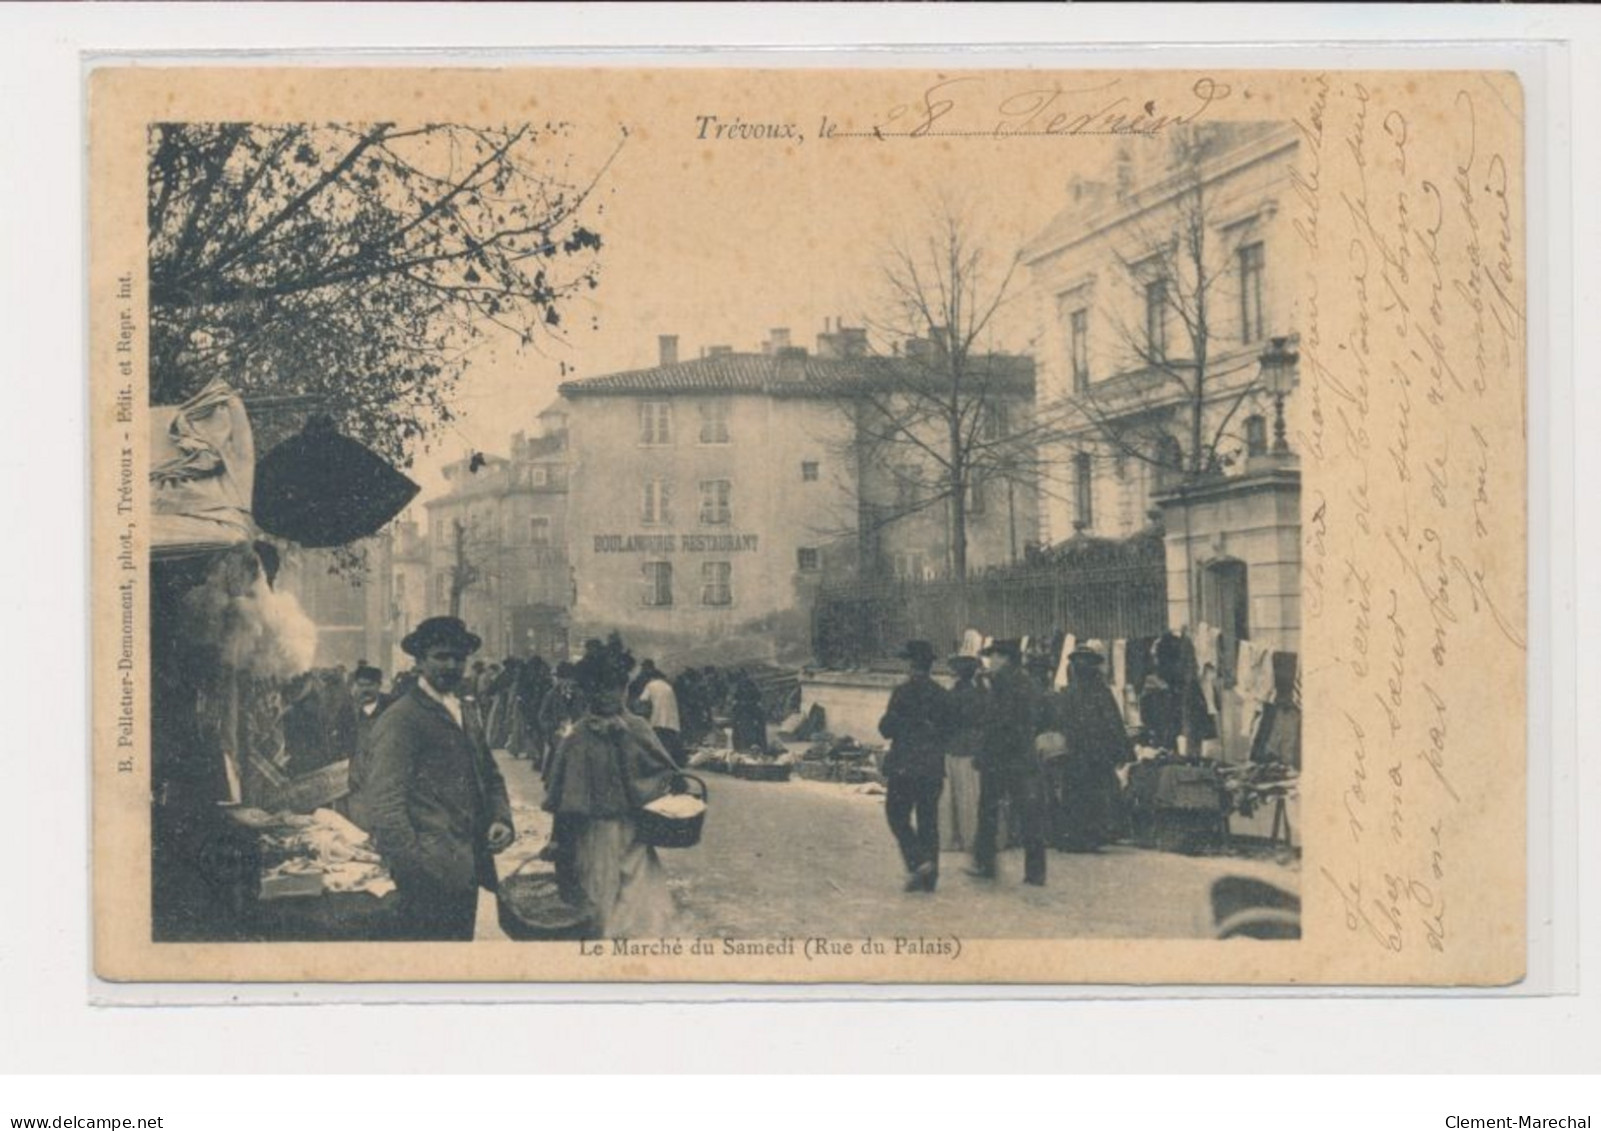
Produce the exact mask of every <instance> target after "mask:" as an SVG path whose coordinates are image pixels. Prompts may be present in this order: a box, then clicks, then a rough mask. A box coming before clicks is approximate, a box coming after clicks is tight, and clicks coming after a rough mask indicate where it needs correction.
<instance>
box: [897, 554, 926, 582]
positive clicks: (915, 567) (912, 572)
mask: <svg viewBox="0 0 1601 1131" xmlns="http://www.w3.org/2000/svg"><path fill="white" fill-rule="evenodd" d="M895 576H896V577H898V578H900V579H901V580H902V581H922V580H923V555H922V554H911V553H901V554H896V555H895Z"/></svg>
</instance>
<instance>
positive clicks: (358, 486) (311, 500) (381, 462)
mask: <svg viewBox="0 0 1601 1131" xmlns="http://www.w3.org/2000/svg"><path fill="white" fill-rule="evenodd" d="M419 490H420V488H419V487H418V486H417V484H415V483H413V482H412V481H411V480H410V479H408V478H407V477H406V476H404V475H402V474H401V473H400V472H399V471H397V470H396V469H395V468H394V466H393V465H391V464H390V463H389V461H388V460H385V459H384V458H383V457H382V456H380V455H378V454H377V453H375V452H373V451H372V450H371V449H370V448H367V447H366V446H365V445H363V444H360V443H358V442H356V441H355V440H352V439H350V437H348V436H341V435H340V434H339V433H338V432H336V431H335V430H334V426H333V421H332V420H330V419H329V418H328V417H326V416H314V417H312V418H311V419H310V420H308V421H307V422H306V426H305V428H304V429H303V430H302V431H301V432H300V434H299V435H297V436H292V437H290V438H289V439H287V440H285V441H284V442H283V443H281V444H279V445H278V446H277V447H275V448H273V449H272V451H270V452H268V453H267V454H266V456H265V457H263V458H262V460H261V462H260V463H258V464H257V465H256V489H255V500H254V504H253V506H252V510H253V511H254V514H255V519H256V525H257V526H259V527H261V529H262V530H265V531H266V532H267V533H268V534H271V535H273V536H275V537H278V538H286V539H288V540H289V541H291V542H297V543H299V544H300V545H302V546H312V547H317V546H343V545H345V544H346V543H348V542H354V541H356V540H357V539H360V538H366V537H368V536H370V535H372V534H376V533H377V532H378V531H379V530H380V529H381V528H382V527H383V526H384V525H385V524H386V523H387V522H389V520H390V519H392V518H394V517H395V516H396V515H397V514H399V513H400V511H401V509H402V508H404V507H405V505H406V504H407V503H409V502H411V500H412V499H413V498H414V497H415V496H416V494H417V492H418V491H419Z"/></svg>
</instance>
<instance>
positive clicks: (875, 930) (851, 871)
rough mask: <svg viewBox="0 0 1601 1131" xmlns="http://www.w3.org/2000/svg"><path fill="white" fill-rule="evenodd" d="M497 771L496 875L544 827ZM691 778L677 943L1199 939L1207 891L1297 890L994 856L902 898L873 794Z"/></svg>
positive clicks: (1134, 852)
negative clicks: (505, 810)
mask: <svg viewBox="0 0 1601 1131" xmlns="http://www.w3.org/2000/svg"><path fill="white" fill-rule="evenodd" d="M496 758H497V761H498V762H499V763H500V766H501V770H502V773H503V774H504V775H505V778H506V787H507V791H508V793H509V794H510V795H511V801H512V810H513V817H514V819H515V821H516V824H517V832H518V838H517V840H516V842H515V843H513V845H512V846H511V847H510V848H508V849H507V850H506V852H505V853H503V854H502V855H501V857H500V869H501V873H502V874H503V875H504V874H506V873H507V872H509V871H510V870H511V869H513V868H515V867H516V866H517V864H518V863H519V862H521V861H522V860H524V859H526V858H527V857H529V856H531V855H532V854H534V853H536V852H538V851H539V849H540V847H541V845H543V844H544V842H545V838H546V836H547V835H548V832H549V827H550V821H549V818H548V816H546V815H545V814H544V813H542V812H541V811H540V810H539V802H540V800H541V797H542V796H543V790H542V788H541V786H540V783H539V779H538V776H537V775H536V774H535V773H534V772H533V770H532V768H531V767H530V766H529V764H528V763H527V762H522V761H517V760H515V759H512V758H510V757H507V756H504V755H501V754H497V755H496ZM701 776H702V777H703V778H704V780H705V781H706V782H707V785H708V788H709V791H710V795H711V796H710V800H709V812H708V813H707V817H706V827H705V832H704V833H703V835H702V838H701V842H700V844H698V845H697V846H696V847H694V848H689V849H672V850H663V851H662V852H661V858H662V861H663V863H664V865H665V867H666V870H667V874H668V876H669V883H670V884H671V886H672V888H673V890H674V893H675V895H676V897H677V903H678V907H679V915H680V923H679V925H678V933H679V934H681V935H684V936H704V937H717V938H721V937H728V938H776V937H781V936H785V935H791V936H795V935H822V936H828V937H852V936H857V937H866V936H869V935H874V936H896V935H923V936H947V937H948V936H952V935H955V936H959V937H964V938H1012V939H1017V938H1205V937H1208V936H1210V935H1211V933H1212V925H1211V912H1210V906H1209V903H1208V892H1209V890H1210V887H1211V884H1212V882H1213V881H1214V880H1216V879H1218V878H1219V877H1222V876H1225V875H1245V876H1252V877H1256V878H1259V879H1264V880H1268V881H1269V882H1272V883H1276V884H1278V885H1279V886H1281V887H1285V888H1288V889H1290V890H1299V886H1300V876H1299V869H1298V866H1297V865H1296V864H1294V863H1287V864H1284V863H1276V862H1274V861H1272V860H1266V859H1242V858H1238V857H1226V856H1183V855H1178V854H1174V853H1165V852H1157V851H1154V850H1148V849H1142V848H1134V847H1130V846H1124V845H1115V846H1112V847H1109V848H1107V849H1105V850H1104V851H1103V852H1101V853H1098V854H1091V855H1084V854H1068V853H1061V852H1054V851H1053V852H1052V853H1051V854H1050V862H1049V875H1048V880H1047V884H1046V886H1045V887H1043V888H1036V887H1030V886H1025V885H1024V884H1023V883H1022V874H1023V862H1022V853H1021V851H1020V850H1016V849H1014V850H1012V851H1009V852H1004V853H1002V855H1001V860H1000V876H999V878H998V879H996V880H994V881H986V880H979V879H974V878H972V877H970V876H966V875H964V874H963V872H962V869H963V867H964V866H965V865H966V864H967V857H966V856H964V855H962V854H960V853H946V854H945V855H944V856H943V858H942V859H941V862H940V872H941V875H940V883H939V890H938V891H936V892H934V893H933V894H923V893H911V894H909V893H906V892H904V891H902V890H901V889H902V885H903V883H904V882H905V878H906V877H905V874H904V872H903V871H902V868H901V862H900V856H899V854H898V853H897V852H896V850H895V842H894V838H893V837H891V835H890V832H889V828H888V825H887V824H886V823H885V820H884V798H883V796H882V795H881V794H879V795H875V794H872V793H866V792H863V791H862V789H861V787H858V786H850V785H844V784H839V783H834V782H814V781H804V780H800V779H796V780H791V781H788V782H748V781H742V780H737V779H734V778H730V777H726V776H723V775H718V774H706V775H701ZM533 866H534V867H541V865H537V864H536V865H533ZM478 928H479V929H478V937H479V938H498V937H503V936H502V935H501V933H500V928H499V925H498V923H497V922H496V917H495V905H494V901H493V899H492V898H489V897H488V896H487V893H486V898H485V899H484V900H483V902H482V903H481V904H480V908H479V923H478Z"/></svg>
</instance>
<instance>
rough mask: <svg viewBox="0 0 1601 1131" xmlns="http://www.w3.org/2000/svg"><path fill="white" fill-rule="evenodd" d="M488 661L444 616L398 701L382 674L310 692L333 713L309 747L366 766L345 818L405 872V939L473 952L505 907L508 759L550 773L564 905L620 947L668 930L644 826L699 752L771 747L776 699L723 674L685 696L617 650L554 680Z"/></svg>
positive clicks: (535, 665)
mask: <svg viewBox="0 0 1601 1131" xmlns="http://www.w3.org/2000/svg"><path fill="white" fill-rule="evenodd" d="M481 646H482V641H481V640H480V638H479V637H478V636H477V635H476V634H474V633H472V632H470V631H469V630H468V629H467V627H466V625H465V624H464V623H463V622H462V621H461V620H460V619H458V618H455V617H448V616H446V617H432V618H429V619H428V620H425V621H423V622H422V623H421V624H419V625H418V626H417V628H416V629H415V630H414V631H413V632H411V633H410V634H409V635H408V636H407V637H406V638H405V640H404V641H402V643H401V647H402V650H403V651H405V652H406V653H407V655H409V656H411V657H412V659H413V661H414V665H413V667H412V668H411V669H409V670H407V671H404V672H400V673H398V674H397V675H396V676H395V678H394V680H393V682H392V684H391V686H390V688H389V690H388V692H384V691H383V690H382V681H383V673H382V672H381V671H379V670H378V669H377V668H375V667H373V666H371V665H369V664H367V663H365V662H362V663H360V664H358V666H357V667H356V669H355V670H354V672H353V673H351V674H350V676H349V677H348V678H346V677H344V676H343V675H342V674H339V673H333V672H331V673H330V674H329V675H326V676H324V675H319V676H318V677H317V678H316V679H315V680H308V683H309V684H311V685H312V686H314V687H315V689H316V700H315V702H316V703H317V710H316V711H315V712H312V711H310V710H309V709H307V710H305V711H304V712H303V713H304V714H305V717H306V722H305V729H306V732H307V733H306V734H305V735H304V736H300V737H301V739H302V740H303V742H304V744H305V745H306V746H307V747H308V748H311V747H316V748H318V749H320V750H322V751H323V752H324V756H325V757H326V756H327V755H328V754H329V753H333V754H335V756H341V755H342V756H347V757H348V758H349V761H350V790H349V794H348V795H347V797H346V799H345V808H346V813H347V815H348V816H349V817H350V818H351V820H352V821H354V822H355V823H356V824H357V825H359V826H361V827H362V828H363V829H364V830H366V831H367V832H368V833H369V834H370V836H371V837H372V840H373V843H374V845H375V846H376V847H377V849H378V851H379V853H380V854H381V855H382V856H383V857H384V860H385V862H386V863H387V864H388V866H389V870H390V874H391V876H392V877H393V879H394V882H395V885H396V889H397V893H398V912H399V924H398V927H397V932H398V936H399V937H402V938H407V939H414V940H429V939H434V940H459V939H470V938H472V937H473V931H474V921H475V917H476V906H477V891H478V889H479V888H480V887H484V888H488V889H490V890H494V888H495V887H496V884H497V879H496V868H495V864H494V856H495V855H496V854H497V853H499V852H501V851H502V850H504V849H505V848H506V847H507V846H508V845H510V844H511V843H512V841H513V840H514V839H515V837H516V830H515V828H514V825H513V820H512V813H511V807H510V804H509V801H508V795H507V791H506V785H505V780H504V778H503V777H502V775H501V772H500V769H499V767H498V766H497V765H496V762H495V759H494V756H493V753H492V752H493V751H497V750H503V751H506V752H508V753H510V754H511V755H512V756H513V757H516V758H520V759H527V760H530V761H532V762H533V763H534V768H535V769H536V770H538V771H539V772H540V774H541V777H542V779H543V782H544V786H545V799H544V808H545V810H546V811H548V812H549V813H550V814H551V818H552V831H551V835H550V837H549V840H548V842H547V844H546V845H545V847H544V849H543V850H542V851H541V853H540V855H541V857H542V858H543V859H545V860H546V861H547V862H549V863H551V864H552V865H553V866H554V869H555V878H556V882H557V885H558V887H559V888H560V890H561V891H562V893H563V895H564V897H565V898H567V899H568V900H569V901H570V902H571V903H573V904H574V905H583V906H585V907H588V908H590V909H592V910H593V913H594V915H595V917H596V929H597V930H598V931H599V932H600V933H602V934H605V935H626V934H643V933H650V932H653V931H654V932H659V931H662V930H664V929H666V926H667V919H668V917H669V915H670V913H671V900H670V898H669V893H668V889H667V886H666V880H665V876H664V874H663V872H662V868H661V865H660V862H659V861H658V860H657V858H656V853H655V850H654V849H653V848H652V847H650V846H649V845H648V844H646V843H644V842H643V841H641V840H640V839H639V838H638V835H637V832H636V824H635V821H634V819H633V818H634V814H635V812H636V811H637V810H638V809H639V808H640V807H641V806H642V805H644V804H647V803H649V802H650V801H652V800H653V799H657V798H660V797H662V796H664V795H665V794H666V793H667V792H669V791H671V790H673V789H675V788H677V781H678V779H677V777H676V775H677V773H678V771H679V769H680V768H681V767H682V766H683V765H684V763H685V761H686V751H687V748H688V745H689V744H692V743H696V742H699V741H701V740H703V739H704V738H706V737H707V735H708V734H709V733H710V732H711V731H712V730H713V729H714V727H716V726H719V725H721V724H722V723H723V722H725V721H727V722H728V723H729V724H730V726H731V730H732V732H733V736H734V740H735V741H736V742H741V743H743V744H744V745H745V746H747V747H755V748H761V747H764V746H765V743H766V733H767V719H766V712H765V710H764V707H763V703H762V696H761V692H760V689H759V688H758V687H757V685H756V683H755V682H754V680H752V679H751V677H750V675H749V674H748V673H745V672H740V671H734V672H732V673H728V672H724V671H723V670H722V669H719V668H715V667H709V666H708V667H703V668H691V669H686V670H685V671H683V672H681V673H679V675H678V676H677V678H676V679H673V680H669V679H668V678H667V676H666V675H665V674H664V673H663V672H662V671H661V670H660V669H659V668H658V667H657V666H656V664H655V663H654V662H652V661H651V660H648V659H647V660H645V661H644V662H643V663H640V664H637V665H636V663H635V661H634V658H633V656H632V655H631V654H630V653H629V652H628V650H627V648H626V647H625V645H624V644H623V641H622V640H621V638H620V637H619V636H618V635H617V634H615V633H614V634H612V636H611V637H610V638H609V639H607V640H604V641H602V640H599V639H595V640H589V641H586V642H585V645H584V649H583V655H582V657H581V658H580V659H579V660H577V661H576V662H570V663H569V662H567V661H562V662H560V663H558V664H556V665H555V666H554V667H551V666H550V665H549V664H547V663H546V662H545V661H544V660H543V659H542V658H540V657H538V656H534V657H530V658H527V659H519V658H516V657H509V658H507V659H505V660H503V661H500V662H493V661H488V662H486V661H473V662H471V666H470V667H469V666H468V665H469V659H470V657H471V656H472V655H473V653H475V652H477V651H478V650H479V649H480V647H481ZM310 696H311V693H310V692H308V693H307V696H306V702H308V703H310V702H312V699H311V697H310ZM296 702H299V700H297V701H296ZM328 703H336V704H337V706H336V707H335V708H334V709H331V710H330V709H328V708H327V704H328ZM325 718H326V719H331V720H333V722H332V723H331V724H329V723H325V722H324V721H323V720H324V719H325Z"/></svg>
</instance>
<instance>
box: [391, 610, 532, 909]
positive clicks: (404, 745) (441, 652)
mask: <svg viewBox="0 0 1601 1131" xmlns="http://www.w3.org/2000/svg"><path fill="white" fill-rule="evenodd" d="M481 643H482V641H480V640H479V638H478V637H477V636H475V635H474V634H473V633H471V632H468V631H467V626H466V625H464V624H462V622H461V621H460V620H459V619H457V618H456V617H430V618H429V619H428V620H425V621H423V622H422V623H421V624H419V625H418V626H417V627H416V629H415V630H413V631H412V633H411V634H410V635H409V636H407V637H406V638H405V639H404V640H402V641H401V643H400V647H401V648H402V649H403V650H404V651H405V652H406V654H407V655H409V656H413V657H415V658H416V660H417V670H418V679H417V682H416V685H415V686H414V687H412V689H411V690H410V691H408V692H407V693H406V694H405V695H404V696H402V697H401V698H400V699H398V700H396V701H395V702H394V703H392V704H390V705H389V707H388V708H386V709H385V710H384V712H383V714H382V715H380V716H379V717H378V722H377V724H376V725H375V726H374V727H373V732H372V737H371V741H370V746H369V759H368V767H367V781H366V784H365V787H364V789H363V794H364V801H365V804H364V808H365V811H366V815H367V817H368V819H369V822H370V824H371V831H372V836H373V841H374V842H375V843H376V845H377V846H378V851H379V852H380V853H381V854H382V855H383V857H384V860H385V862H386V863H387V864H388V865H389V870H390V874H391V875H392V876H393V877H394V880H395V886H396V888H398V889H399V896H400V902H401V909H400V916H401V922H400V924H399V931H400V934H401V937H403V938H407V939H426V940H442V941H450V940H461V941H467V940H471V939H472V937H473V927H474V923H475V920H476V919H477V914H478V889H479V887H485V888H488V889H489V890H491V891H493V890H494V889H495V886H496V883H495V862H494V853H497V852H500V851H501V850H502V849H504V848H505V847H506V846H507V845H509V844H510V843H511V842H512V837H513V835H514V833H513V831H512V823H511V804H510V802H509V801H508V800H507V798H506V783H505V782H504V781H503V780H502V779H501V776H500V771H499V770H498V769H497V768H496V766H495V762H494V759H493V758H492V757H491V756H490V753H489V747H488V745H487V744H486V743H485V742H484V737H483V733H482V731H481V730H480V729H479V727H478V725H477V723H476V721H475V720H474V718H473V715H472V712H471V711H470V710H467V709H465V708H464V706H463V704H462V701H461V699H460V698H459V697H458V695H457V692H458V690H459V689H460V688H461V684H462V676H463V671H464V668H465V666H466V663H467V657H468V656H470V655H471V654H472V653H473V652H475V651H477V650H478V647H479V645H480V644H481Z"/></svg>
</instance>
